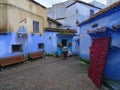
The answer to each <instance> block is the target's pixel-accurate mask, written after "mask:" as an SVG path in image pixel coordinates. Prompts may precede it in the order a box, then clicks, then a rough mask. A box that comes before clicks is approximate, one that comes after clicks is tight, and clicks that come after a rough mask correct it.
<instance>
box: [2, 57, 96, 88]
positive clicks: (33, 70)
mask: <svg viewBox="0 0 120 90" xmlns="http://www.w3.org/2000/svg"><path fill="white" fill-rule="evenodd" d="M87 72H88V65H86V64H84V63H82V62H80V60H79V59H78V58H77V57H70V58H68V59H67V60H61V59H60V58H54V59H53V58H52V57H46V58H43V59H38V60H35V61H33V62H29V61H27V63H26V64H17V65H12V66H9V67H7V68H6V70H5V71H3V72H0V90H98V89H97V88H96V86H95V85H94V84H93V82H92V81H91V80H90V79H89V78H88V75H87Z"/></svg>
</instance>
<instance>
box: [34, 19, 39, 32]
mask: <svg viewBox="0 0 120 90" xmlns="http://www.w3.org/2000/svg"><path fill="white" fill-rule="evenodd" d="M33 32H34V33H39V22H38V21H33Z"/></svg>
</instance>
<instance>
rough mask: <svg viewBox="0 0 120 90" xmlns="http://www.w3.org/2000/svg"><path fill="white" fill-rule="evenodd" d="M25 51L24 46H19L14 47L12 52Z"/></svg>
mask: <svg viewBox="0 0 120 90" xmlns="http://www.w3.org/2000/svg"><path fill="white" fill-rule="evenodd" d="M22 51H23V48H22V45H21V44H19V45H12V52H22Z"/></svg>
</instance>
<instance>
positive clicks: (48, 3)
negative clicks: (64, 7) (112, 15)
mask: <svg viewBox="0 0 120 90" xmlns="http://www.w3.org/2000/svg"><path fill="white" fill-rule="evenodd" d="M35 1H37V2H39V3H40V4H42V5H44V6H45V7H51V6H52V4H55V3H60V2H64V1H67V0H35ZM82 1H84V2H91V1H92V0H82ZM96 1H98V2H101V3H103V4H106V0H96Z"/></svg>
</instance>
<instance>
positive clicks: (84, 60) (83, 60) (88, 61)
mask: <svg viewBox="0 0 120 90" xmlns="http://www.w3.org/2000/svg"><path fill="white" fill-rule="evenodd" d="M80 61H82V62H84V63H86V64H90V60H87V59H80Z"/></svg>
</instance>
